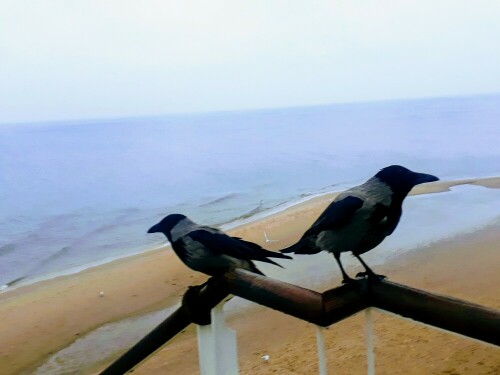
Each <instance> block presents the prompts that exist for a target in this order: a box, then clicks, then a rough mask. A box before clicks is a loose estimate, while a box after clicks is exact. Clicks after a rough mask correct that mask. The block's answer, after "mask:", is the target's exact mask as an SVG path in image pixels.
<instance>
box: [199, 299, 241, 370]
mask: <svg viewBox="0 0 500 375" xmlns="http://www.w3.org/2000/svg"><path fill="white" fill-rule="evenodd" d="M224 303H225V302H221V303H220V304H218V305H217V306H215V307H214V308H213V309H212V311H211V318H212V323H211V324H209V325H206V326H200V325H197V326H196V331H197V334H198V353H199V362H200V373H201V375H237V374H238V351H237V347H236V345H237V344H236V332H234V331H233V330H231V329H229V328H227V327H226V322H225V320H224Z"/></svg>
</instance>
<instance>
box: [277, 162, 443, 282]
mask: <svg viewBox="0 0 500 375" xmlns="http://www.w3.org/2000/svg"><path fill="white" fill-rule="evenodd" d="M437 180H438V178H437V177H435V176H432V175H427V174H424V173H416V172H412V171H410V170H409V169H406V168H404V167H401V166H390V167H387V168H384V169H382V170H381V171H380V172H379V173H377V174H376V175H375V176H373V177H372V178H370V179H369V180H368V181H366V182H365V183H363V184H362V185H359V186H355V187H353V188H351V189H349V190H346V191H344V192H343V193H341V194H339V195H338V196H337V197H336V199H335V200H334V201H333V202H332V203H331V204H330V205H329V206H328V207H327V208H326V209H325V211H323V213H322V214H321V215H320V216H319V218H318V219H317V220H316V221H315V222H314V223H313V224H312V226H311V227H310V228H309V229H308V230H307V231H306V232H305V233H304V235H303V236H302V237H301V239H300V240H299V241H298V242H297V243H296V244H294V245H292V246H290V247H288V248H286V249H283V250H281V252H282V253H295V254H316V253H319V252H320V251H327V252H330V253H333V255H334V256H335V259H336V260H337V262H338V264H339V266H340V269H341V271H342V275H343V277H344V282H347V281H349V280H351V279H350V278H349V276H348V275H347V274H346V272H345V270H344V268H343V267H342V264H341V262H340V254H341V253H342V252H346V251H351V252H352V253H353V254H354V256H356V257H357V258H358V259H359V261H360V262H361V263H362V264H363V266H364V267H365V269H366V272H364V273H361V274H365V275H369V276H376V275H375V274H374V273H373V271H372V270H371V269H370V268H369V267H368V266H367V265H366V264H365V263H364V261H363V260H362V259H361V258H360V254H363V253H366V252H367V251H370V250H372V249H373V248H375V247H376V246H378V245H379V244H380V243H381V242H382V241H383V240H384V239H385V238H386V237H387V236H389V235H391V234H392V233H393V232H394V230H395V229H396V227H397V225H398V223H399V220H400V218H401V214H402V204H403V200H404V199H405V197H406V196H407V194H408V193H409V192H410V190H411V189H412V187H413V186H415V185H418V184H421V183H425V182H432V181H437Z"/></svg>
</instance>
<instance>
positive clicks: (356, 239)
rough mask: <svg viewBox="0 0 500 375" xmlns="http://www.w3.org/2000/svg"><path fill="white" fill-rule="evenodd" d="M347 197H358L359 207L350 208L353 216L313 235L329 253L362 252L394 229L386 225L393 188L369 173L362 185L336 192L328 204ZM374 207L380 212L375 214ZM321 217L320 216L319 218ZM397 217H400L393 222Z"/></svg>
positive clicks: (319, 247) (317, 243) (371, 247)
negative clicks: (376, 215)
mask: <svg viewBox="0 0 500 375" xmlns="http://www.w3.org/2000/svg"><path fill="white" fill-rule="evenodd" d="M348 197H353V198H358V199H359V200H360V201H361V202H360V203H361V207H359V208H357V209H354V208H353V212H352V216H351V218H350V220H349V222H348V223H347V224H345V225H338V226H335V225H333V227H332V228H331V229H326V230H322V231H319V233H318V234H317V235H316V236H315V237H314V238H315V246H316V247H317V248H318V250H326V251H328V252H332V253H334V252H344V251H352V252H353V253H356V254H363V253H366V252H367V251H369V250H371V249H373V248H374V247H375V246H377V245H379V244H380V243H381V242H382V241H383V240H384V238H385V237H386V236H388V235H389V234H391V233H392V231H393V230H394V228H390V227H389V226H388V223H389V220H388V217H387V215H388V213H389V207H390V206H391V203H392V191H391V189H390V188H389V186H387V185H386V184H385V183H383V182H381V181H380V180H378V178H376V177H372V178H371V179H370V180H368V181H367V182H365V183H364V184H363V185H360V186H356V187H354V188H351V189H349V190H347V191H345V192H343V193H341V194H339V195H338V196H337V198H336V199H335V200H334V202H332V204H331V205H330V206H334V205H335V204H336V203H337V202H340V201H342V200H344V199H346V198H348ZM377 210H379V212H380V215H379V217H374V213H375V212H377ZM321 219H322V218H321V217H320V218H319V219H318V221H320V220H321ZM394 219H395V220H396V218H394ZM318 221H316V222H315V224H316V223H318ZM397 221H399V217H398V218H397V220H396V224H397ZM313 226H314V224H313Z"/></svg>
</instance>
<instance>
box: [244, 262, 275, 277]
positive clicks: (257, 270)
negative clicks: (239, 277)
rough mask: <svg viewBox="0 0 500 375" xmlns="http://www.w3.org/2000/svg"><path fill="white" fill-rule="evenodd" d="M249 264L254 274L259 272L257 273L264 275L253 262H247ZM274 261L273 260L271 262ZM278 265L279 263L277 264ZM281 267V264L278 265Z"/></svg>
mask: <svg viewBox="0 0 500 375" xmlns="http://www.w3.org/2000/svg"><path fill="white" fill-rule="evenodd" d="M248 263H249V264H250V271H252V272H253V273H256V274H259V275H262V276H266V275H265V274H264V272H262V271H261V270H259V269H258V268H257V267H256V266H255V264H254V263H253V262H248ZM273 263H274V262H273ZM278 266H279V264H278ZM280 267H281V266H280Z"/></svg>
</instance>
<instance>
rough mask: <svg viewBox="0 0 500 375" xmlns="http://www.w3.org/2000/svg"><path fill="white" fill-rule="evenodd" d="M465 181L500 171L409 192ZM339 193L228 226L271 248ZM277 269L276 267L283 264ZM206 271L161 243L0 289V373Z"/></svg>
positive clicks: (143, 308) (162, 303)
mask: <svg viewBox="0 0 500 375" xmlns="http://www.w3.org/2000/svg"><path fill="white" fill-rule="evenodd" d="M462 184H474V185H480V186H484V187H487V188H500V177H490V178H487V179H467V180H459V181H440V182H437V183H434V184H428V185H427V186H420V187H419V189H415V191H413V192H412V195H417V194H426V193H429V194H430V193H437V192H445V191H448V190H450V189H452V188H453V186H457V185H462ZM485 185H486V186H485ZM336 194H338V193H336V192H333V193H332V192H330V193H325V194H323V195H321V196H317V197H312V198H311V199H308V200H306V201H304V202H301V203H299V204H297V205H293V206H291V207H287V208H286V209H285V210H282V211H279V212H276V213H273V214H271V215H268V216H266V217H264V218H259V219H258V220H255V221H252V222H249V223H244V224H242V225H238V226H235V227H234V228H232V229H230V230H228V232H229V233H230V234H231V235H237V236H240V237H243V238H245V239H247V240H250V241H254V242H256V243H258V244H260V245H263V246H264V247H266V248H267V249H269V250H277V249H279V248H281V247H282V246H283V245H286V244H289V243H292V242H294V241H295V240H296V239H297V238H298V237H300V234H301V233H302V231H303V230H304V228H306V227H307V226H308V225H309V224H310V222H311V221H313V220H314V219H315V218H316V217H317V215H318V214H319V212H321V211H322V209H324V207H325V206H326V205H327V204H329V199H332V198H333V197H334V196H335V195H336ZM264 228H265V229H268V230H270V231H271V233H272V236H271V237H275V238H279V239H280V242H279V243H265V241H264V239H263V238H262V235H261V234H262V230H263V229H264ZM493 232H495V231H493ZM477 233H480V234H479V235H484V232H482V231H479V232H477V231H476V232H474V233H472V234H470V235H471V236H472V237H475V236H477V235H478V234H477ZM488 233H489V232H488ZM495 233H496V232H495ZM467 235H469V234H467ZM467 235H466V236H467ZM498 237H499V239H500V236H498ZM445 241H446V240H445ZM451 241H453V240H451ZM431 246H433V247H434V246H435V244H432V245H431ZM412 253H417V251H414V252H405V253H404V254H401V255H399V256H398V257H396V258H399V257H405V259H406V258H407V257H410V256H411V255H412ZM418 253H420V251H418ZM394 261H395V260H394V259H390V260H389V261H387V262H386V263H384V264H382V265H381V266H380V268H381V269H382V270H383V269H384V267H387V266H388V264H393V263H394ZM490 266H492V267H494V264H491V265H490ZM332 267H333V265H332ZM353 268H357V267H351V266H349V267H348V269H349V270H351V272H352V269H353ZM276 272H277V273H278V274H279V272H281V270H276ZM391 272H392V271H391ZM279 275H281V274H279ZM391 275H392V273H391ZM337 276H338V272H336V273H335V275H334V276H333V277H334V278H335V282H338V280H337ZM271 277H274V276H271ZM206 278H207V277H206V276H204V275H202V274H198V273H195V272H194V271H190V270H188V269H187V268H186V267H185V266H184V265H182V264H181V263H180V261H179V260H178V259H177V258H176V257H175V255H174V254H173V252H171V251H165V248H164V247H162V248H159V249H154V250H149V251H147V252H145V253H140V254H136V255H133V256H128V257H124V258H120V259H117V260H114V261H112V262H109V263H105V264H102V265H99V266H96V267H92V268H88V269H86V270H84V271H81V272H79V273H76V274H70V275H65V276H60V277H57V278H52V279H48V280H45V281H41V282H38V283H34V284H28V285H20V286H19V287H17V288H14V289H12V290H6V291H4V292H3V293H0V319H2V321H3V324H4V326H5V329H3V330H4V332H3V333H4V334H3V335H2V338H1V339H0V374H1V373H2V371H4V370H2V369H5V371H8V372H6V374H7V373H8V374H15V373H23V372H26V371H30V370H34V369H35V368H36V367H37V366H38V365H40V364H41V363H42V362H43V361H44V360H45V359H47V358H48V357H50V356H51V355H52V354H54V353H56V352H57V351H58V350H60V349H62V348H65V347H67V346H68V345H70V344H71V343H72V342H74V341H75V340H77V339H78V338H80V337H82V336H83V335H85V334H86V333H89V332H91V331H93V330H94V329H96V328H98V327H101V326H103V325H104V324H108V323H111V322H117V321H120V320H122V319H125V318H127V317H134V316H139V315H141V314H145V313H148V312H153V311H157V310H159V309H162V308H165V307H168V306H170V305H173V304H175V303H177V302H178V301H179V299H180V297H181V296H182V295H183V293H184V291H185V289H186V288H187V287H188V286H189V285H193V284H196V283H201V282H203V281H204V280H205V279H206ZM417 287H418V286H417ZM100 291H104V297H103V298H101V297H99V292H100ZM459 297H460V296H459ZM466 297H467V296H466ZM465 299H467V298H465ZM469 299H470V298H469ZM490 302H491V301H490ZM35 311H36V313H34V312H35ZM194 348H196V346H194ZM194 350H195V349H194ZM195 351H196V350H195Z"/></svg>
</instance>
